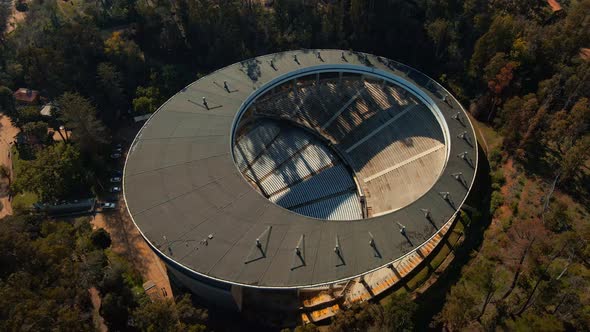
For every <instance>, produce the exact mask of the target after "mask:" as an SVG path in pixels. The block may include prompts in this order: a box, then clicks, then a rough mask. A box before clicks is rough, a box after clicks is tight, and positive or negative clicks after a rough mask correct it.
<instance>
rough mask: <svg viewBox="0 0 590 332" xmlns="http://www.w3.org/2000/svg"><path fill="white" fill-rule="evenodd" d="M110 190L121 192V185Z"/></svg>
mask: <svg viewBox="0 0 590 332" xmlns="http://www.w3.org/2000/svg"><path fill="white" fill-rule="evenodd" d="M110 191H111V192H112V193H119V192H121V187H111V190H110Z"/></svg>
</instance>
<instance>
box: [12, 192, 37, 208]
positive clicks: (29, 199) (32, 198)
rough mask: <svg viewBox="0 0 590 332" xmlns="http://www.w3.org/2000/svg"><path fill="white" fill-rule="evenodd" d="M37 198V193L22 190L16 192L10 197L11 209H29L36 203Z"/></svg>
mask: <svg viewBox="0 0 590 332" xmlns="http://www.w3.org/2000/svg"><path fill="white" fill-rule="evenodd" d="M38 201H39V198H38V197H37V194H35V193H31V192H24V193H21V194H16V195H15V196H14V198H13V199H12V209H13V210H15V211H25V210H29V209H31V207H32V206H33V204H35V203H37V202H38Z"/></svg>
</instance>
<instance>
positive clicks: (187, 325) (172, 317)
mask: <svg viewBox="0 0 590 332" xmlns="http://www.w3.org/2000/svg"><path fill="white" fill-rule="evenodd" d="M206 319H207V313H206V312H205V311H203V310H200V309H196V308H195V307H194V306H193V305H192V303H191V301H190V296H189V295H185V296H183V297H182V298H180V299H179V300H178V302H177V303H176V304H175V303H174V302H173V301H172V300H169V299H164V300H155V301H151V300H149V299H146V300H145V301H144V302H143V303H142V304H141V305H140V306H139V307H138V308H137V309H135V311H134V312H133V321H134V322H135V326H136V327H137V328H138V329H139V330H140V331H150V332H151V331H154V332H155V331H191V332H198V331H205V329H206V328H205V326H204V325H202V322H203V321H204V320H206Z"/></svg>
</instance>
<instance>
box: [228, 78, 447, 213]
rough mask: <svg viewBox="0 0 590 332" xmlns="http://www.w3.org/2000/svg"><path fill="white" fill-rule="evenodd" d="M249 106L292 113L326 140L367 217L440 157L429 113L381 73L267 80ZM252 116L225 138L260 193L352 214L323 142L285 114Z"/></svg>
mask: <svg viewBox="0 0 590 332" xmlns="http://www.w3.org/2000/svg"><path fill="white" fill-rule="evenodd" d="M251 110H252V112H251V113H252V115H253V116H254V117H260V118H269V119H275V120H287V121H290V122H295V123H297V124H298V125H299V126H303V127H306V128H308V129H309V130H310V131H311V132H315V133H316V134H317V136H321V137H323V138H325V139H326V140H327V141H330V142H332V148H333V149H336V150H335V151H336V152H338V153H340V155H342V156H344V157H345V160H346V162H347V163H350V165H349V166H350V168H351V169H352V170H353V171H354V175H355V176H356V177H357V179H358V182H359V185H360V189H361V191H362V192H363V193H364V194H365V195H366V198H367V200H366V202H367V207H369V208H370V214H369V216H376V215H381V214H385V213H388V212H391V211H394V210H396V209H399V208H402V207H403V206H405V205H407V204H409V203H411V202H412V201H413V200H415V199H416V198H418V197H419V196H420V195H422V194H424V193H425V192H426V191H427V190H428V189H430V186H431V185H432V183H434V181H435V180H436V178H437V177H438V176H439V173H440V171H441V170H442V168H443V166H444V160H445V153H446V152H445V151H446V150H445V149H444V147H445V143H444V137H443V134H442V130H441V128H440V125H439V123H438V122H437V120H436V118H435V116H434V115H433V113H432V112H431V111H430V110H429V109H428V108H427V107H426V106H424V105H423V104H422V103H421V102H419V101H418V100H417V99H416V97H414V96H413V95H412V94H410V93H409V92H407V91H406V90H405V89H403V88H401V87H398V86H396V85H393V84H390V83H386V82H384V81H379V80H375V79H372V80H370V79H365V78H364V77H362V76H354V75H347V76H346V77H344V78H342V79H339V78H337V77H336V78H327V79H321V78H320V79H319V80H316V77H315V76H313V77H310V78H303V79H300V80H298V81H297V85H296V86H294V84H293V81H290V82H288V83H285V84H284V85H283V86H280V87H278V88H276V89H274V91H273V92H272V93H271V94H268V95H265V96H263V97H262V98H261V99H260V100H258V101H256V102H255V103H254V104H253V106H252V107H251ZM255 123H256V125H255V126H254V127H253V128H251V129H250V131H248V132H247V133H246V134H243V135H242V137H241V138H240V140H239V141H238V143H237V144H236V146H235V149H236V152H235V155H236V162H237V164H238V167H239V168H240V170H242V172H243V173H244V175H245V176H246V177H248V178H249V179H250V180H252V181H253V182H254V183H256V184H257V186H258V188H259V190H261V191H262V193H263V194H264V195H265V196H266V197H268V198H269V199H270V200H271V201H273V202H275V203H277V204H279V205H281V206H283V207H285V208H289V209H292V210H294V211H295V212H298V213H301V214H305V215H308V216H311V217H316V218H327V219H346V218H352V219H360V218H362V216H363V212H362V209H363V207H361V205H360V200H359V193H355V190H354V189H356V186H355V184H354V181H353V179H352V175H351V174H350V172H349V171H348V169H347V168H346V167H345V166H344V165H342V163H343V162H344V161H342V160H341V159H340V158H339V157H338V156H337V154H336V153H335V152H334V151H332V150H331V148H328V147H327V146H326V144H325V143H324V141H322V140H320V139H318V138H317V137H314V135H313V134H311V133H309V132H307V131H305V130H303V129H300V128H297V127H296V126H292V125H291V126H287V125H285V122H281V121H272V120H268V119H266V120H261V121H257V122H256V121H255ZM261 128H264V130H262V129H261ZM353 201H355V202H353Z"/></svg>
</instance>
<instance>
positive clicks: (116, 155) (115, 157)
mask: <svg viewBox="0 0 590 332" xmlns="http://www.w3.org/2000/svg"><path fill="white" fill-rule="evenodd" d="M111 158H112V159H119V158H121V154H120V153H113V154H111Z"/></svg>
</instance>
